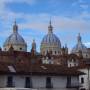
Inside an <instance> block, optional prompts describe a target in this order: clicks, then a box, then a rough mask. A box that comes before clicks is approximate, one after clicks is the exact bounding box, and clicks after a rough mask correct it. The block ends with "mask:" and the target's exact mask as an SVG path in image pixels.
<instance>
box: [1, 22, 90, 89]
mask: <svg viewBox="0 0 90 90" xmlns="http://www.w3.org/2000/svg"><path fill="white" fill-rule="evenodd" d="M12 31H13V32H12V34H11V35H10V36H9V37H8V38H7V39H6V40H5V42H4V44H3V49H2V48H0V88H24V89H23V90H31V89H30V88H33V90H34V89H35V90H47V89H52V90H70V89H71V90H88V89H89V88H90V87H89V86H90V85H89V84H90V80H89V77H90V70H89V68H90V51H89V50H90V49H89V48H87V47H86V46H85V45H84V44H83V41H82V37H81V35H80V33H79V34H78V35H77V42H76V45H75V46H74V47H73V48H72V50H71V52H70V53H69V52H68V47H67V45H65V46H62V45H61V41H60V39H59V38H58V37H57V35H55V34H54V30H53V26H52V23H51V21H50V22H49V26H48V32H47V34H46V35H45V36H44V37H43V38H42V41H41V45H40V52H37V50H36V42H35V40H33V42H32V48H31V52H27V46H28V45H27V43H26V41H25V40H24V39H23V37H22V36H21V35H20V34H19V32H18V25H17V23H16V21H15V22H14V25H13V30H12ZM25 88H29V89H25ZM1 90H2V89H1ZM3 90H4V89H3ZM15 90H19V89H15Z"/></svg>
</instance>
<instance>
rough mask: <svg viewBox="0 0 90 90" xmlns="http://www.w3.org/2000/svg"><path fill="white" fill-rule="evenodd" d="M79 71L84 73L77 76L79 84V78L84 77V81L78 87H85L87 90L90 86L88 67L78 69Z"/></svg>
mask: <svg viewBox="0 0 90 90" xmlns="http://www.w3.org/2000/svg"><path fill="white" fill-rule="evenodd" d="M88 70H89V71H88ZM80 71H82V72H84V73H85V75H80V76H79V83H80V84H81V78H84V83H83V84H81V87H80V89H81V88H85V89H86V90H89V88H90V69H88V68H85V69H80Z"/></svg>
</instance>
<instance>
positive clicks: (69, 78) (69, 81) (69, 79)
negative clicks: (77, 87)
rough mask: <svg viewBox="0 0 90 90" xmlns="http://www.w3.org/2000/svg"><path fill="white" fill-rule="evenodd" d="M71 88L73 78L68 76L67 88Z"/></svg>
mask: <svg viewBox="0 0 90 90" xmlns="http://www.w3.org/2000/svg"><path fill="white" fill-rule="evenodd" d="M70 87H71V76H67V88H70Z"/></svg>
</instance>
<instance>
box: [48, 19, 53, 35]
mask: <svg viewBox="0 0 90 90" xmlns="http://www.w3.org/2000/svg"><path fill="white" fill-rule="evenodd" d="M48 33H49V34H51V33H53V27H52V24H51V20H50V22H49V26H48Z"/></svg>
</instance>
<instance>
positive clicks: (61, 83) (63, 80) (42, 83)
mask: <svg viewBox="0 0 90 90" xmlns="http://www.w3.org/2000/svg"><path fill="white" fill-rule="evenodd" d="M7 77H8V76H0V87H6V85H7ZM25 77H27V76H24V75H21V76H19V75H16V76H13V82H14V85H15V87H16V88H24V87H25ZM50 77H51V82H52V84H53V88H54V89H56V88H59V89H60V88H62V89H67V88H66V85H67V77H66V76H50ZM46 78H47V76H32V84H33V88H43V89H44V88H46ZM77 81H78V80H77V78H76V77H72V83H76V82H77ZM52 90H53V89H52Z"/></svg>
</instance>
